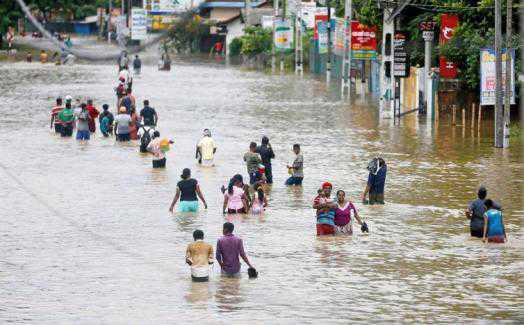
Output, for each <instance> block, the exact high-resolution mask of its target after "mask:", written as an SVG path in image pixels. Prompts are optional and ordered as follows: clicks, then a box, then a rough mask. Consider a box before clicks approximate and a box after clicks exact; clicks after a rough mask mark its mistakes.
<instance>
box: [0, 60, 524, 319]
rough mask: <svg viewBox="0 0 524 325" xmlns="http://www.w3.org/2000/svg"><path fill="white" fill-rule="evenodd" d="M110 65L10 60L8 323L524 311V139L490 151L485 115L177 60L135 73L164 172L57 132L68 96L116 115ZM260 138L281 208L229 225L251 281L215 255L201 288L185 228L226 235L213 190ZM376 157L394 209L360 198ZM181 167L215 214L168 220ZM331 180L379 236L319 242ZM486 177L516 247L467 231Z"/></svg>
mask: <svg viewBox="0 0 524 325" xmlns="http://www.w3.org/2000/svg"><path fill="white" fill-rule="evenodd" d="M151 63H153V62H151ZM116 74H117V72H116V67H115V66H114V65H113V64H110V63H107V64H79V65H74V66H53V65H41V64H39V63H33V64H28V63H14V64H13V63H0V75H1V76H2V78H0V100H1V102H2V104H3V108H2V110H1V111H2V114H0V128H1V129H2V131H3V132H2V136H0V148H1V149H0V152H1V153H2V154H1V155H0V180H1V181H2V185H3V186H2V187H0V201H1V202H2V208H3V213H2V217H1V218H0V322H2V323H8V322H16V323H32V324H34V323H48V324H57V323H110V324H113V323H134V324H140V323H177V324H182V323H189V322H195V323H196V322H203V323H230V322H231V323H235V324H248V323H254V324H276V323H286V324H287V323H300V324H309V323H322V324H326V323H328V322H329V323H331V324H338V323H340V324H347V323H349V322H351V321H353V322H354V321H360V322H370V323H377V322H380V321H386V322H408V323H431V322H451V323H457V322H460V323H464V322H468V321H481V320H487V321H491V320H502V319H504V320H513V321H516V322H519V321H520V322H522V321H523V320H524V314H523V308H522V306H523V294H522V270H523V262H522V252H523V251H524V250H523V248H524V245H523V233H522V226H521V225H522V221H523V220H524V205H523V202H522V188H523V177H522V174H523V172H524V170H523V164H522V163H523V157H522V152H521V147H522V143H518V142H513V143H512V146H511V148H510V149H509V150H505V151H502V150H498V149H495V148H493V146H492V143H493V140H492V138H493V137H492V134H493V130H492V129H493V124H492V122H491V121H488V120H486V121H485V125H484V127H483V129H482V132H481V137H480V138H478V137H477V136H476V131H474V132H472V131H471V130H470V129H469V128H467V129H466V130H465V133H464V135H463V134H462V128H460V127H456V128H452V127H451V123H450V122H449V121H447V120H446V119H445V118H441V120H440V122H439V126H438V128H437V129H433V128H431V127H430V126H429V125H427V124H426V121H425V118H424V119H420V120H419V119H418V118H417V116H414V115H409V116H406V117H405V118H404V119H402V121H401V122H400V125H393V121H392V120H386V119H381V118H379V116H378V108H377V106H378V104H377V102H376V101H375V100H372V99H370V100H361V99H356V100H355V102H354V103H353V104H352V105H350V104H348V103H347V102H343V101H340V100H339V98H338V97H337V95H338V92H337V91H336V90H334V89H327V88H326V85H325V82H323V81H319V80H315V79H313V78H311V77H308V76H305V77H304V78H302V79H301V78H299V77H296V76H294V75H285V76H279V75H274V76H271V75H267V74H263V73H259V72H251V71H243V70H241V69H238V68H236V67H226V66H225V65H221V64H218V63H209V62H201V61H198V60H194V61H191V62H190V61H187V60H186V61H181V60H179V61H175V62H174V64H173V69H172V71H171V72H165V73H162V72H158V71H157V67H156V66H154V65H147V66H144V67H143V68H142V75H141V76H138V77H136V78H135V81H134V93H135V96H137V103H140V108H141V107H142V105H141V103H142V101H143V100H144V99H149V100H150V101H151V106H153V107H154V108H155V109H156V110H157V112H158V114H159V117H160V123H159V130H160V132H161V133H162V135H163V136H166V137H169V138H172V139H174V142H175V143H174V146H173V148H172V149H171V151H169V152H168V154H167V168H166V169H165V170H152V168H151V157H150V156H148V155H143V154H140V153H139V152H138V145H137V144H120V143H115V141H114V139H113V138H103V137H102V136H101V135H100V133H98V134H97V135H96V136H95V137H94V138H93V139H92V140H91V141H90V142H89V143H87V144H79V143H78V142H77V141H75V140H74V139H64V138H60V137H59V136H56V135H55V134H54V133H53V132H51V130H50V129H49V117H50V116H49V112H50V109H51V106H52V105H53V103H54V100H55V98H56V97H59V96H62V97H64V96H65V95H68V94H70V95H72V96H73V98H76V97H81V98H82V99H86V98H93V99H94V101H95V105H96V106H97V107H99V108H100V107H101V105H102V104H104V103H108V104H109V105H110V107H111V110H112V111H113V112H114V106H115V96H114V90H113V87H115V86H116ZM204 128H210V129H211V130H212V132H213V137H214V139H215V140H216V141H217V144H218V152H217V157H216V163H217V166H216V167H215V168H202V167H199V166H198V165H197V163H196V161H195V159H194V155H195V145H196V143H197V141H198V140H199V139H200V137H201V134H202V130H203V129H204ZM472 133H473V135H474V136H472ZM262 135H267V136H268V137H269V138H270V139H271V144H272V146H273V148H274V150H275V153H276V159H275V160H274V163H273V174H274V181H275V184H274V185H273V188H272V190H271V193H270V195H269V196H270V198H269V207H268V209H267V211H266V213H265V214H264V216H263V217H254V216H242V217H234V218H233V219H232V221H233V222H234V223H235V227H236V228H235V233H236V234H238V235H239V236H240V237H242V238H243V239H244V243H245V246H246V250H247V252H248V254H249V256H250V258H251V260H252V261H253V263H254V264H255V265H256V267H257V269H258V271H259V272H260V275H259V278H258V279H256V280H249V279H248V277H247V272H246V270H245V269H244V268H245V266H244V265H243V277H242V278H240V279H225V278H221V276H220V270H219V267H218V265H215V266H214V268H213V272H212V276H211V281H210V282H209V283H208V284H206V283H192V282H191V281H190V271H189V268H188V266H187V265H186V264H185V263H184V257H185V249H186V245H187V244H188V243H189V242H191V241H192V232H193V230H195V229H202V230H203V231H204V232H205V234H206V241H208V242H209V243H211V244H213V245H215V244H216V240H217V238H218V237H219V236H220V235H221V229H222V223H223V222H224V221H225V220H226V219H227V220H231V217H225V216H223V215H222V213H221V212H222V193H221V192H220V186H222V185H223V184H226V183H227V181H228V180H229V178H230V177H231V176H233V175H234V174H237V173H241V174H243V175H244V176H245V177H246V176H247V175H246V170H245V165H244V162H243V160H242V157H243V154H244V153H245V152H246V151H247V150H248V146H249V142H251V141H256V142H260V138H261V136H262ZM293 143H300V144H301V145H302V151H303V154H304V159H305V163H304V166H305V170H304V173H305V178H304V186H303V188H287V187H286V186H284V184H283V183H284V181H285V179H286V178H287V176H288V174H287V169H286V165H287V164H288V163H289V162H290V161H291V160H292V151H291V146H292V144H293ZM377 155H380V156H382V157H383V158H384V159H385V160H386V162H387V164H388V178H387V183H386V201H387V203H386V205H384V206H367V205H363V204H362V202H361V200H360V195H361V194H362V191H363V189H364V187H365V184H366V180H367V170H366V166H367V164H368V162H369V160H371V159H372V158H374V157H376V156H377ZM185 167H188V168H191V169H192V171H193V177H194V178H196V179H197V180H198V181H199V182H200V186H201V188H202V191H203V193H204V195H205V197H206V200H207V202H208V204H209V208H208V210H203V208H202V209H201V211H200V213H199V214H198V215H180V214H175V215H171V214H169V213H168V208H169V204H170V202H171V199H172V198H173V195H174V191H175V188H176V183H177V182H178V181H179V179H180V174H181V171H182V169H183V168H185ZM324 181H330V182H331V183H333V185H334V189H335V190H337V189H344V190H345V191H346V193H348V195H349V196H350V198H351V199H352V200H353V201H354V203H355V205H356V207H357V209H359V212H360V215H361V216H362V217H363V219H364V220H366V222H367V223H368V225H369V227H370V233H369V234H362V233H361V232H360V230H359V229H358V227H357V229H356V230H357V231H356V232H355V234H354V235H353V236H352V237H349V236H336V237H323V238H319V237H317V236H315V217H314V210H313V209H312V207H311V205H312V200H313V198H314V197H315V195H316V192H317V189H318V188H319V186H320V185H321V183H322V182H324ZM481 184H483V185H485V186H486V187H487V188H488V191H489V192H488V197H490V198H493V199H495V200H496V201H498V202H500V203H501V204H502V206H503V208H504V218H505V224H506V230H507V232H508V237H509V242H508V243H506V244H502V245H486V244H483V243H482V242H481V241H480V240H474V239H471V238H470V237H469V227H468V224H469V222H468V220H466V219H465V216H464V214H463V210H464V209H465V207H466V206H467V204H468V202H469V201H471V200H473V199H475V197H476V192H477V188H478V187H479V186H480V185H481ZM519 306H520V307H519Z"/></svg>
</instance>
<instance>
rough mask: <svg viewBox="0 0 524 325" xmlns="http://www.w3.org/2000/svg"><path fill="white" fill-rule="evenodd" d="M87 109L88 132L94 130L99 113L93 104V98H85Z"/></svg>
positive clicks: (93, 131)
mask: <svg viewBox="0 0 524 325" xmlns="http://www.w3.org/2000/svg"><path fill="white" fill-rule="evenodd" d="M87 111H88V112H89V132H91V133H95V132H96V119H97V118H98V116H99V115H100V112H99V111H98V109H97V108H96V107H95V106H94V105H93V100H92V99H88V100H87Z"/></svg>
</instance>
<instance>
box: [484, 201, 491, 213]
mask: <svg viewBox="0 0 524 325" xmlns="http://www.w3.org/2000/svg"><path fill="white" fill-rule="evenodd" d="M484 205H485V206H486V208H487V209H488V210H489V209H491V208H493V200H491V199H487V200H486V201H484Z"/></svg>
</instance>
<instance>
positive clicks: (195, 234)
mask: <svg viewBox="0 0 524 325" xmlns="http://www.w3.org/2000/svg"><path fill="white" fill-rule="evenodd" d="M193 239H194V240H197V239H204V232H203V231H202V230H200V229H197V230H195V231H193Z"/></svg>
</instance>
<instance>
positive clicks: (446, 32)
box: [439, 14, 459, 79]
mask: <svg viewBox="0 0 524 325" xmlns="http://www.w3.org/2000/svg"><path fill="white" fill-rule="evenodd" d="M440 19H441V21H440V38H439V43H440V44H441V45H442V44H446V43H447V42H449V41H450V40H451V38H453V34H454V33H455V29H456V28H457V26H458V23H459V18H458V16H457V15H451V14H443V15H442V16H441V18H440ZM439 63H440V64H439V68H440V69H439V70H440V76H441V77H442V78H448V79H455V78H457V65H456V64H455V62H453V61H450V60H448V59H446V58H445V57H444V56H442V55H441V56H440V59H439Z"/></svg>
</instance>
